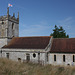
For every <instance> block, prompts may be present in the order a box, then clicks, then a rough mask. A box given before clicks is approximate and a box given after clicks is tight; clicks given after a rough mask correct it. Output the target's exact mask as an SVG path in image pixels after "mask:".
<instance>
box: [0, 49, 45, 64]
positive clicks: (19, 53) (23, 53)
mask: <svg viewBox="0 0 75 75" xmlns="http://www.w3.org/2000/svg"><path fill="white" fill-rule="evenodd" d="M39 51H41V52H40V54H39ZM43 51H44V49H37V50H35V49H27V50H26V49H2V53H0V57H3V58H7V53H9V59H11V60H15V61H18V58H20V59H21V62H24V61H26V59H27V54H29V56H30V61H31V62H33V63H41V64H45V63H46V62H45V53H44V52H43ZM33 54H35V55H36V56H35V57H34V56H33Z"/></svg>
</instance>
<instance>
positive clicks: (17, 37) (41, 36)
mask: <svg viewBox="0 0 75 75" xmlns="http://www.w3.org/2000/svg"><path fill="white" fill-rule="evenodd" d="M32 37H35V38H36V37H52V36H26V37H14V38H32Z"/></svg>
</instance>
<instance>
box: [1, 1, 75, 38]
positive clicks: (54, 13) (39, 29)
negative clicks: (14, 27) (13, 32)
mask: <svg viewBox="0 0 75 75" xmlns="http://www.w3.org/2000/svg"><path fill="white" fill-rule="evenodd" d="M9 3H10V4H12V5H13V7H10V8H9V10H10V15H13V13H15V15H16V17H17V13H18V12H19V16H20V17H19V19H20V21H19V36H20V37H25V36H50V34H51V33H53V29H54V26H55V25H57V26H58V27H59V26H62V27H63V28H64V30H65V32H66V34H68V35H69V37H70V38H75V0H0V16H3V15H6V14H7V7H8V4H9Z"/></svg>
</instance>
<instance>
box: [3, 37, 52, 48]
mask: <svg viewBox="0 0 75 75" xmlns="http://www.w3.org/2000/svg"><path fill="white" fill-rule="evenodd" d="M50 38H51V36H39V37H15V38H13V39H12V40H11V41H10V43H9V44H8V45H6V46H4V47H3V48H18V49H44V48H45V47H46V46H47V45H48V43H49V40H50Z"/></svg>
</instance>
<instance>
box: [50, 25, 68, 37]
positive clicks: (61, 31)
mask: <svg viewBox="0 0 75 75" xmlns="http://www.w3.org/2000/svg"><path fill="white" fill-rule="evenodd" d="M54 28H55V29H53V33H51V34H50V36H53V37H54V38H69V35H66V32H65V30H64V29H63V27H62V26H59V28H58V27H57V25H55V27H54Z"/></svg>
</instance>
